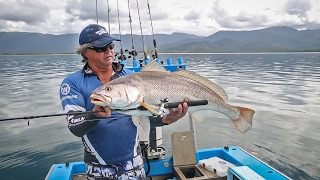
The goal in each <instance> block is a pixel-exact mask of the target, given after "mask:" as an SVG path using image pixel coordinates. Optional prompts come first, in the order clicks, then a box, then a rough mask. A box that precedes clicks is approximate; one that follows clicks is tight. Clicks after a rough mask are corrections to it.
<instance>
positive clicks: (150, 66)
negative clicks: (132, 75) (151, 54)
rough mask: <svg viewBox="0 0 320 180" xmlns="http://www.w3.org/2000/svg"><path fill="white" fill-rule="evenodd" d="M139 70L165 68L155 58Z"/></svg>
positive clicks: (162, 69)
mask: <svg viewBox="0 0 320 180" xmlns="http://www.w3.org/2000/svg"><path fill="white" fill-rule="evenodd" d="M141 71H161V72H167V70H166V69H165V68H164V67H163V66H162V65H160V64H159V63H158V62H157V61H156V59H154V60H152V61H151V62H149V63H148V64H147V65H145V66H144V67H143V68H142V69H141Z"/></svg>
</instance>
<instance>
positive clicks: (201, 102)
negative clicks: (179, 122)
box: [0, 100, 208, 125]
mask: <svg viewBox="0 0 320 180" xmlns="http://www.w3.org/2000/svg"><path fill="white" fill-rule="evenodd" d="M182 103H183V102H175V103H164V108H166V109H170V108H177V107H178V105H179V104H182ZM207 104H208V101H207V100H197V101H188V102H187V105H188V106H200V105H207ZM127 110H138V111H143V110H147V109H146V108H145V107H143V106H141V107H137V108H133V109H127ZM112 111H117V112H120V113H121V111H124V110H121V109H113V110H112ZM98 112H104V110H101V111H85V112H69V113H60V114H46V115H37V116H25V117H17V118H7V119H0V122H1V121H13V120H23V119H27V120H28V122H29V121H30V120H31V119H36V118H46V117H55V116H66V115H79V114H89V113H98ZM124 116H128V115H124ZM111 120H112V119H111ZM89 121H90V120H89ZM28 125H29V124H28Z"/></svg>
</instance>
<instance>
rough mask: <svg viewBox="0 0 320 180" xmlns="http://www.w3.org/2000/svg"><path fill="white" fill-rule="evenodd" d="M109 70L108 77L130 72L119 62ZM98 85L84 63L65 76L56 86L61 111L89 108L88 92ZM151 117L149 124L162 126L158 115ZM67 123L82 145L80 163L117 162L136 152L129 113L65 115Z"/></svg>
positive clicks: (98, 82) (134, 154) (136, 139)
mask: <svg viewBox="0 0 320 180" xmlns="http://www.w3.org/2000/svg"><path fill="white" fill-rule="evenodd" d="M113 70H114V74H113V76H112V77H111V80H112V79H114V78H117V77H119V76H125V75H127V74H131V73H133V72H132V71H130V70H128V69H125V68H123V66H122V65H121V64H119V63H113ZM101 85H102V83H101V81H100V80H99V78H98V76H96V75H95V74H94V73H92V71H91V69H90V67H89V66H88V64H86V65H85V66H84V68H83V69H82V70H79V71H76V72H75V73H73V74H70V75H69V76H67V77H66V78H65V79H64V80H63V81H62V83H61V87H60V99H61V103H62V107H63V110H64V112H65V113H68V112H72V111H76V112H85V111H92V110H93V108H94V104H93V103H91V99H90V95H91V93H92V91H93V90H94V89H96V88H97V87H99V86H101ZM94 119H96V120H94ZM97 119H98V120H97ZM99 119H100V120H99ZM110 119H111V120H110ZM112 119H113V120H112ZM151 119H152V120H151V122H150V123H151V125H152V126H161V125H164V124H163V123H162V122H161V118H151ZM67 122H68V128H69V129H70V131H71V132H72V133H73V134H74V135H76V136H78V137H81V139H82V142H83V144H84V147H85V148H84V151H85V155H84V162H96V163H99V164H102V165H105V164H118V163H123V162H126V161H128V160H130V159H132V158H133V157H135V156H136V155H137V153H138V149H139V139H138V131H137V127H136V126H135V125H134V124H133V122H132V119H131V116H128V115H124V114H120V113H117V112H112V115H111V117H110V118H109V119H106V118H101V117H96V116H94V114H80V115H69V116H67Z"/></svg>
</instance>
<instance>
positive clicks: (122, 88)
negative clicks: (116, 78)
mask: <svg viewBox="0 0 320 180" xmlns="http://www.w3.org/2000/svg"><path fill="white" fill-rule="evenodd" d="M90 97H91V102H92V103H93V104H96V105H99V106H103V107H104V106H108V107H109V108H110V109H124V110H127V109H132V108H136V107H139V106H141V104H142V101H143V96H142V94H141V92H140V91H139V89H138V88H136V87H134V86H130V85H127V84H105V85H102V86H100V87H98V88H96V89H95V90H94V91H93V92H92V94H91V96H90Z"/></svg>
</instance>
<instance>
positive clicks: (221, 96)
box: [91, 60, 255, 133]
mask: <svg viewBox="0 0 320 180" xmlns="http://www.w3.org/2000/svg"><path fill="white" fill-rule="evenodd" d="M166 98H167V100H168V102H169V103H170V102H181V101H182V100H183V99H184V98H188V100H189V101H196V100H207V101H208V104H207V105H201V106H189V108H188V112H189V113H190V114H191V116H192V117H193V118H194V119H196V120H199V121H201V120H202V119H203V118H204V115H205V112H206V111H207V110H211V111H217V112H220V113H222V114H224V115H226V116H227V117H229V118H230V119H231V121H232V122H233V123H234V125H235V126H236V128H237V129H238V130H239V131H240V132H242V133H245V132H246V131H248V130H249V129H250V128H251V126H252V117H253V115H254V113H255V112H254V110H252V109H249V108H245V107H238V106H232V105H230V104H228V103H227V102H226V100H227V94H226V93H225V91H224V90H223V89H222V88H221V87H219V86H218V85H216V84H215V83H213V82H212V81H210V80H208V79H206V78H204V77H202V76H200V75H198V74H196V73H194V72H191V71H187V70H179V71H176V72H168V71H166V69H165V68H164V67H163V66H162V65H160V64H159V63H158V62H156V61H155V60H154V61H152V62H150V63H148V64H147V65H146V66H144V67H143V68H142V69H141V71H140V72H136V73H133V74H130V75H126V76H122V77H119V78H117V79H114V80H112V81H110V82H108V83H106V84H104V85H102V86H100V87H98V88H97V89H95V90H94V91H93V92H92V95H91V102H92V103H94V104H97V105H100V106H108V107H110V109H117V110H119V109H120V110H123V111H122V113H124V114H129V115H132V112H131V111H130V110H129V109H132V108H137V107H139V106H144V107H145V108H146V109H148V112H151V113H149V114H150V115H152V114H156V115H159V114H161V110H160V107H159V104H161V100H164V99H166ZM127 110H129V111H127ZM147 114H148V113H145V112H142V111H141V113H139V111H138V112H137V111H135V113H134V115H135V116H145V115H147Z"/></svg>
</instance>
